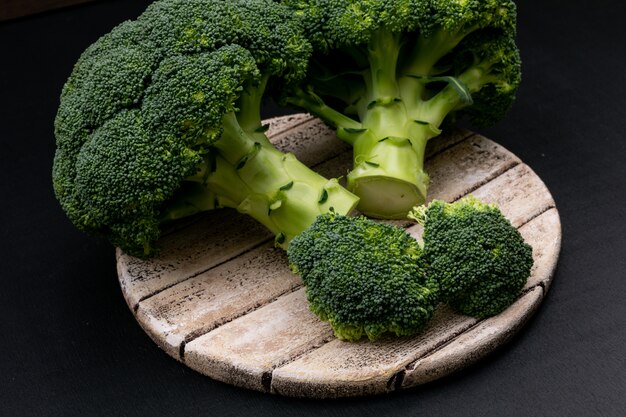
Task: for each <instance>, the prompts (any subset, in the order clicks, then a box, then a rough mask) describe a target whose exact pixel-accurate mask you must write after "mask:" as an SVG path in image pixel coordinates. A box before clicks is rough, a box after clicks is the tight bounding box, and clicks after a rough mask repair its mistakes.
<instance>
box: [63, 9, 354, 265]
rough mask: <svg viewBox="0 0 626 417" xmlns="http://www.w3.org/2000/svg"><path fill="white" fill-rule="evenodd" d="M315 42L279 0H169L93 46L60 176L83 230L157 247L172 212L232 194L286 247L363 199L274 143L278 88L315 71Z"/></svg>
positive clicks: (67, 124) (143, 250)
mask: <svg viewBox="0 0 626 417" xmlns="http://www.w3.org/2000/svg"><path fill="white" fill-rule="evenodd" d="M310 53H311V48H310V45H309V43H308V41H307V40H306V39H305V37H304V35H303V34H302V30H301V28H300V25H299V23H298V22H297V21H296V19H294V18H293V15H292V13H291V12H290V11H289V10H288V9H286V8H285V7H283V6H280V5H276V4H274V3H272V2H271V1H269V0H267V1H263V0H255V1H245V0H238V1H219V0H193V1H189V0H161V1H157V2H155V3H153V4H152V5H151V6H149V7H148V8H147V9H146V11H145V12H144V13H143V14H142V15H141V16H140V17H138V18H137V19H136V20H134V21H128V22H125V23H122V24H121V25H119V26H118V27H116V28H115V29H114V30H112V31H111V32H110V33H109V34H107V35H104V36H103V37H102V38H100V39H99V40H98V41H96V42H95V43H94V44H93V45H92V46H90V47H89V48H88V49H87V50H86V51H85V52H84V53H83V54H82V56H81V57H80V59H79V60H78V62H77V63H76V65H75V67H74V70H73V72H72V74H71V75H70V77H69V79H68V81H67V82H66V84H65V86H64V88H63V91H62V94H61V101H60V106H59V109H58V113H57V117H56V120H55V135H56V139H57V150H56V154H55V158H54V167H53V184H54V190H55V193H56V196H57V198H58V200H59V201H60V203H61V205H62V208H63V209H64V211H65V212H66V213H67V215H68V217H69V218H70V220H71V221H72V222H73V223H74V224H75V225H76V226H77V227H78V228H80V229H81V230H83V231H86V232H88V233H91V234H96V235H100V236H104V237H107V238H108V239H109V240H110V241H111V242H112V243H113V244H114V245H116V246H118V247H121V248H122V249H123V250H125V251H126V252H127V253H130V254H133V255H136V256H139V257H148V256H151V255H154V254H155V252H156V246H155V241H156V240H157V239H158V238H159V236H160V235H161V228H162V226H163V224H164V223H167V222H169V221H172V220H175V219H179V218H182V217H186V216H190V215H193V214H196V213H199V212H203V211H206V210H211V209H214V208H218V207H231V208H235V209H237V210H238V211H240V212H242V213H247V214H249V215H251V216H252V217H254V218H255V219H256V220H258V221H259V222H261V223H262V224H263V225H265V226H266V227H267V228H268V229H269V230H271V231H272V232H273V233H274V234H275V235H276V242H277V244H278V245H281V246H282V247H286V246H287V245H288V243H289V241H291V239H292V238H293V237H294V236H296V235H298V234H299V233H300V232H302V231H303V230H304V229H306V228H307V227H308V226H309V225H311V224H312V223H313V222H314V220H315V218H316V217H317V216H318V215H320V214H322V213H326V212H328V211H329V210H330V209H331V208H333V209H334V210H335V211H336V212H338V213H343V214H346V213H349V212H350V211H351V210H352V209H353V207H354V206H355V205H356V202H357V200H358V198H357V197H356V196H354V195H353V194H351V193H349V192H348V191H347V190H345V189H344V188H342V187H341V186H340V185H339V184H338V182H337V180H335V179H331V180H328V179H325V178H323V177H322V176H320V175H318V174H316V173H315V172H313V171H311V170H310V169H309V168H308V167H306V166H305V165H303V164H302V163H300V162H299V161H298V160H297V159H296V158H295V157H294V155H292V154H283V153H281V152H279V151H278V150H277V149H276V148H274V147H273V145H271V144H270V142H269V140H268V138H267V137H266V136H265V134H264V131H265V130H266V127H267V126H263V125H262V123H261V117H260V108H261V100H262V97H263V95H264V93H266V92H268V93H271V92H273V91H279V90H280V89H281V88H282V87H284V86H286V85H289V84H290V83H294V82H296V81H298V80H299V79H300V78H302V77H303V76H304V74H305V72H306V67H307V63H308V58H309V55H310Z"/></svg>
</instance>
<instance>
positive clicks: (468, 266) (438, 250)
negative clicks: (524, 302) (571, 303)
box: [409, 196, 533, 318]
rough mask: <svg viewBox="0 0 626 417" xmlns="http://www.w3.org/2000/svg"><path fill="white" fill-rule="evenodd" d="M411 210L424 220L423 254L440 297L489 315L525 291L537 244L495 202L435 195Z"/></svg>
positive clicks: (472, 313)
mask: <svg viewBox="0 0 626 417" xmlns="http://www.w3.org/2000/svg"><path fill="white" fill-rule="evenodd" d="M409 216H410V217H411V218H413V219H415V220H417V221H418V222H419V223H420V224H422V225H423V226H424V235H423V240H424V259H425V261H426V262H427V264H428V270H429V274H430V275H431V277H432V278H433V279H434V280H436V281H437V282H438V283H439V290H440V296H441V301H443V302H445V303H447V304H449V305H450V306H451V307H453V308H454V309H456V310H457V311H459V312H461V313H463V314H467V315H470V316H473V317H477V318H484V317H489V316H493V315H495V314H498V313H499V312H501V311H502V310H504V309H505V308H506V307H508V306H509V305H510V304H511V303H512V302H513V301H514V300H515V299H516V298H517V297H518V296H519V295H520V292H521V290H522V288H523V287H524V284H525V283H526V281H527V279H528V276H529V275H530V269H531V267H532V265H533V256H532V248H531V247H530V246H529V245H528V244H526V243H525V242H524V239H523V238H522V236H521V235H520V233H519V231H518V230H517V229H516V228H515V227H513V226H512V225H511V223H510V222H509V221H508V220H507V219H506V217H504V216H503V215H502V213H501V212H500V210H499V209H498V207H497V206H496V205H494V204H485V203H482V202H480V201H479V200H477V199H476V198H474V197H472V196H468V197H465V198H463V199H461V200H458V201H456V202H454V203H446V202H444V201H440V200H435V201H433V202H431V203H430V204H428V205H427V206H420V207H416V208H415V209H414V210H413V211H412V212H411V213H410V215H409Z"/></svg>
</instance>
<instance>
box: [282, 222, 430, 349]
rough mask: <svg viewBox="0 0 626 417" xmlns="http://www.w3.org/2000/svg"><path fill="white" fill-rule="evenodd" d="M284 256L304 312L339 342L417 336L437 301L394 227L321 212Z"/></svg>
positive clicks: (416, 250) (405, 238)
mask: <svg viewBox="0 0 626 417" xmlns="http://www.w3.org/2000/svg"><path fill="white" fill-rule="evenodd" d="M287 254H288V256H289V262H290V264H291V268H292V270H293V271H294V272H295V273H297V274H299V275H300V276H301V277H302V279H303V281H304V283H305V285H306V294H307V298H308V300H309V305H310V309H311V311H313V313H315V314H316V315H317V316H319V317H320V318H321V319H322V320H325V321H328V322H329V323H330V325H331V326H332V328H333V330H334V333H335V335H336V336H337V337H338V338H340V339H343V340H349V341H355V340H359V339H361V338H362V337H364V336H367V337H368V338H369V339H370V340H375V339H378V338H379V337H380V336H381V335H383V334H385V333H390V334H395V335H397V336H403V335H411V334H414V333H417V332H419V331H420V330H422V329H423V328H424V326H425V324H426V323H427V322H428V320H429V319H430V318H431V316H432V314H433V311H434V309H435V306H436V305H437V303H438V301H439V298H438V286H437V283H436V281H434V280H432V279H431V278H429V276H428V275H427V274H426V268H425V266H426V265H425V263H424V260H423V257H422V249H421V248H420V245H419V244H418V242H417V241H416V240H414V239H413V238H412V237H411V236H409V235H408V234H407V233H406V232H405V231H404V230H403V229H400V228H398V227H395V226H390V225H385V224H382V223H377V222H374V221H372V220H369V219H366V218H365V217H358V218H356V219H355V218H349V217H346V216H342V215H339V214H335V213H328V214H325V215H322V216H320V217H318V218H317V220H316V221H315V223H313V225H312V226H311V227H310V228H309V229H307V230H306V231H305V232H304V233H302V234H300V235H299V236H297V237H296V238H295V239H293V241H292V242H291V244H290V246H289V249H288V251H287Z"/></svg>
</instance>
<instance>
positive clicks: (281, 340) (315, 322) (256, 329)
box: [185, 289, 333, 391]
mask: <svg viewBox="0 0 626 417" xmlns="http://www.w3.org/2000/svg"><path fill="white" fill-rule="evenodd" d="M332 338H333V332H332V329H331V328H330V326H329V325H328V323H325V322H322V321H320V320H319V319H318V318H317V316H315V315H313V313H311V312H310V311H309V309H308V304H307V301H306V296H305V294H304V289H300V290H298V291H296V292H294V293H291V294H289V295H286V296H284V297H281V298H280V299H278V301H276V302H274V303H272V304H269V305H268V306H265V307H263V308H261V309H259V310H256V311H254V312H252V313H250V314H248V315H246V316H244V317H241V318H240V319H237V320H234V321H232V322H230V323H228V324H226V325H224V326H222V327H220V328H218V329H217V330H215V331H213V332H210V333H208V334H206V335H204V336H202V337H200V338H198V339H195V340H194V341H192V342H190V343H188V344H187V345H186V346H185V363H186V364H187V365H188V366H189V367H191V368H193V369H196V370H197V371H199V372H201V373H204V374H206V375H209V376H211V377H212V378H215V379H217V380H220V381H223V382H227V383H230V384H234V385H239V386H243V387H246V388H252V389H257V390H262V391H267V390H269V382H270V380H271V372H272V370H273V368H275V367H276V366H279V365H280V364H282V363H284V362H287V361H291V360H292V359H293V358H295V357H298V356H300V355H301V354H303V353H305V352H307V351H309V350H311V349H314V348H315V347H316V346H320V345H322V344H324V343H325V342H327V341H329V340H331V339H332Z"/></svg>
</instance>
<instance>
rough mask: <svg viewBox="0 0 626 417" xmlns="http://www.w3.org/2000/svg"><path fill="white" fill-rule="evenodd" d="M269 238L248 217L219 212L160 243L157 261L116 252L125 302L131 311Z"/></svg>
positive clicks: (257, 224)
mask: <svg viewBox="0 0 626 417" xmlns="http://www.w3.org/2000/svg"><path fill="white" fill-rule="evenodd" d="M271 237H272V235H271V233H269V232H268V231H267V230H266V229H265V228H264V227H263V226H262V225H260V224H259V223H257V222H256V221H254V219H252V218H250V217H249V216H244V215H241V214H238V213H237V212H236V211H235V210H232V209H222V210H215V211H213V212H212V213H210V214H208V215H207V216H206V217H204V218H202V219H201V220H199V221H198V222H196V223H193V224H191V225H190V226H188V227H187V228H185V229H183V230H181V231H179V232H178V233H174V234H171V235H168V236H166V237H165V238H163V239H161V241H160V242H159V247H161V254H160V256H158V257H155V258H153V259H148V260H142V259H138V258H135V257H133V256H129V255H127V254H124V253H122V252H121V251H118V261H117V269H118V276H119V278H120V284H121V286H122V291H123V293H124V295H125V296H126V302H127V303H128V305H129V307H130V308H131V309H135V308H136V307H137V304H138V303H139V301H141V300H143V299H144V298H146V297H148V296H150V295H152V294H155V293H158V292H159V291H162V290H163V289H164V288H168V287H171V286H172V285H174V284H176V283H178V282H181V281H184V280H185V279H187V278H189V277H191V276H193V275H196V274H198V273H200V272H202V271H205V270H207V269H209V268H212V267H214V266H215V265H218V264H220V263H222V262H225V261H227V260H229V259H232V258H233V257H235V256H237V255H239V254H241V253H243V252H245V251H247V250H250V249H251V248H253V247H255V246H257V245H259V244H261V243H263V242H265V241H268V240H270V239H271Z"/></svg>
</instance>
